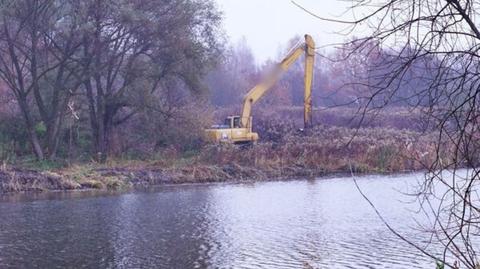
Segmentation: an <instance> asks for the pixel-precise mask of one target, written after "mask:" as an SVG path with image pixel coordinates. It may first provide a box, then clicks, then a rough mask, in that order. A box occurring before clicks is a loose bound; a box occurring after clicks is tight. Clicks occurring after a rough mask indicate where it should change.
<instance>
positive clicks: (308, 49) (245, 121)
mask: <svg viewBox="0 0 480 269" xmlns="http://www.w3.org/2000/svg"><path fill="white" fill-rule="evenodd" d="M302 54H305V78H304V79H305V85H304V87H305V88H304V127H305V128H309V127H311V125H312V83H313V66H314V63H315V42H314V41H313V38H312V37H311V36H309V35H305V43H304V44H302V45H301V46H299V47H297V48H294V50H292V51H291V52H290V53H289V54H288V55H287V56H286V57H285V58H284V59H283V60H282V61H281V62H280V63H279V64H278V65H277V66H275V67H274V69H273V70H272V72H271V73H270V74H269V75H268V76H267V77H266V78H265V79H264V80H263V82H261V83H260V84H258V85H256V86H255V87H254V88H253V89H251V90H250V91H249V92H248V93H247V95H245V97H244V99H243V108H242V114H241V123H242V126H243V127H246V128H248V127H250V126H251V124H252V123H251V122H250V118H251V114H252V106H253V104H255V103H256V102H257V101H258V100H259V99H260V98H262V96H264V95H265V93H267V92H268V90H270V89H271V88H272V87H273V85H275V83H276V82H277V81H278V80H279V79H280V77H281V76H282V75H283V74H284V73H285V72H286V71H287V70H288V68H289V67H290V66H291V65H292V64H293V63H294V62H295V61H296V60H297V59H298V58H300V56H302Z"/></svg>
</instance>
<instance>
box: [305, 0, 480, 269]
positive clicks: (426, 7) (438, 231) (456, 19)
mask: <svg viewBox="0 0 480 269" xmlns="http://www.w3.org/2000/svg"><path fill="white" fill-rule="evenodd" d="M351 2H352V5H351V12H352V13H353V14H355V15H356V16H352V17H354V19H352V20H347V19H345V20H343V19H329V18H321V17H319V19H322V20H329V21H336V22H338V23H342V24H346V25H347V26H350V27H349V29H348V31H349V33H355V32H356V31H357V30H362V31H365V30H367V31H368V32H369V34H368V35H367V36H364V37H361V38H359V39H356V40H355V41H352V42H348V44H346V45H347V46H348V47H349V48H350V51H349V53H348V55H347V56H346V57H347V58H348V57H352V56H354V55H356V54H357V53H359V52H362V53H367V54H368V53H369V52H371V51H375V50H376V48H381V49H382V50H383V51H386V52H388V54H387V55H385V56H384V57H383V58H382V61H379V62H378V63H377V64H376V65H375V66H370V67H369V68H368V70H366V72H364V74H363V77H362V79H361V81H362V84H363V85H365V86H367V87H368V88H369V91H370V94H369V95H368V96H365V97H364V98H360V97H359V98H360V99H362V100H359V103H361V104H363V106H362V108H361V110H360V112H362V114H364V113H365V112H367V111H371V110H375V109H379V108H383V107H385V106H386V105H389V104H391V103H392V102H396V101H398V100H399V99H400V98H401V99H402V100H403V101H408V104H409V105H410V107H416V108H418V109H421V110H422V111H423V112H424V113H425V118H426V119H427V120H428V123H429V126H430V127H433V129H434V130H435V131H436V132H438V140H437V146H436V156H437V158H436V160H435V161H434V162H433V163H425V167H426V168H428V171H429V172H428V173H427V176H426V179H425V181H424V182H423V185H422V187H421V189H420V191H419V192H418V193H417V195H418V198H419V201H421V202H422V203H421V205H422V208H423V210H424V211H425V212H428V213H429V214H431V215H433V216H434V222H433V235H434V237H435V238H436V239H437V240H438V242H439V243H440V244H441V245H442V246H443V254H438V253H430V254H432V255H433V256H434V257H436V259H438V260H439V261H440V262H442V263H444V264H446V265H447V266H450V267H457V266H462V267H465V268H478V267H477V266H479V260H478V256H477V252H478V246H479V244H478V243H479V239H480V238H479V235H480V234H479V231H480V222H479V221H480V197H479V196H478V193H477V191H478V181H479V179H480V178H479V173H480V171H479V170H478V168H477V167H478V164H479V158H480V156H479V146H480V144H479V125H478V124H479V111H480V110H479V105H480V102H479V97H480V73H479V70H480V61H479V60H480V58H479V56H480V55H479V49H480V29H479V27H478V24H477V21H478V19H479V12H478V10H479V7H480V2H479V1H471V0H467V1H460V0H425V1H398V0H377V1H369V0H368V1H367V0H353V1H351ZM306 11H307V12H309V13H310V14H312V15H313V16H316V15H315V14H314V12H311V11H308V10H306ZM358 14H361V15H358ZM317 17H318V16H317ZM372 41H373V42H372ZM372 44H375V46H374V47H372ZM419 63H422V64H420V65H419ZM419 66H422V67H421V68H419ZM412 76H417V77H421V79H422V81H423V82H424V83H419V84H418V85H413V86H414V87H413V90H412V91H411V92H409V93H408V94H406V93H405V87H404V86H405V84H406V83H408V81H409V80H410V79H411V78H412ZM429 130H431V129H429ZM461 168H470V169H469V172H468V173H466V172H465V171H464V170H462V171H460V170H459V169H461ZM446 171H450V172H449V173H446Z"/></svg>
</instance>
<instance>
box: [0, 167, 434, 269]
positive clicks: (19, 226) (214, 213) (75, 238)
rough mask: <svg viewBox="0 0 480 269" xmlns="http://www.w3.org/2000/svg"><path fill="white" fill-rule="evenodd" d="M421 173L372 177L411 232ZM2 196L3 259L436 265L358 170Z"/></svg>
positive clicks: (118, 264) (70, 263)
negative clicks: (313, 176) (348, 174)
mask: <svg viewBox="0 0 480 269" xmlns="http://www.w3.org/2000/svg"><path fill="white" fill-rule="evenodd" d="M419 177H421V175H403V176H396V177H379V176H372V177H363V178H360V179H359V180H358V181H359V184H360V186H361V188H362V190H364V191H365V192H366V194H367V195H368V196H369V197H370V198H371V199H372V201H373V202H374V203H375V204H376V205H377V206H378V208H379V209H380V211H381V212H382V215H384V216H385V218H386V219H387V220H388V221H389V222H390V223H391V224H392V226H394V227H395V228H396V229H397V230H398V231H400V232H401V233H402V234H403V235H405V236H406V237H407V238H409V239H410V240H413V241H414V242H417V243H422V240H423V239H426V238H423V239H422V236H420V235H419V233H418V232H417V231H416V230H415V229H412V227H413V226H414V225H415V221H414V219H416V220H418V221H422V216H421V215H417V214H416V213H415V211H413V210H408V209H414V208H415V205H412V204H408V203H405V202H407V201H408V199H409V198H408V197H406V196H404V195H402V194H400V192H399V190H400V191H408V189H409V188H412V187H413V186H414V185H415V184H416V179H418V178H419ZM35 198H36V199H24V198H22V197H21V196H10V197H7V198H5V197H4V198H3V199H2V200H0V214H1V218H0V268H4V267H12V268H35V267H36V268H56V267H58V268H64V267H71V268H72V267H73V268H79V267H86V268H152V267H156V268H304V267H305V266H306V264H308V265H310V266H312V267H313V268H431V267H434V262H433V261H431V260H430V259H428V258H425V257H423V256H420V255H419V254H418V253H417V252H416V251H415V250H414V249H412V247H410V246H409V245H407V244H406V243H404V242H402V241H400V240H399V239H398V238H396V237H395V236H394V235H393V234H392V233H391V232H389V231H388V230H387V229H386V227H385V226H384V225H383V224H382V222H381V221H380V220H379V219H378V217H377V216H376V215H375V213H374V211H373V210H372V208H371V207H370V206H369V205H368V203H367V202H366V201H365V200H364V199H363V198H362V197H361V195H360V193H359V192H358V190H357V189H356V187H355V184H354V182H353V181H352V179H350V178H339V179H328V180H315V181H291V182H268V183H256V184H244V185H207V186H176V187H161V188H158V189H156V190H154V191H145V192H134V193H127V194H120V195H112V194H102V195H98V194H95V195H91V194H78V193H75V194H64V193H63V194H53V195H52V194H49V197H44V198H41V197H35Z"/></svg>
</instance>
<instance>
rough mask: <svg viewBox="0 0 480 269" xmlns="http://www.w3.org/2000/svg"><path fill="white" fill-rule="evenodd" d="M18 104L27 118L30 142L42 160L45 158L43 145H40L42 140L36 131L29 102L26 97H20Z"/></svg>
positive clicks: (34, 151) (36, 154) (38, 157)
mask: <svg viewBox="0 0 480 269" xmlns="http://www.w3.org/2000/svg"><path fill="white" fill-rule="evenodd" d="M18 104H19V106H20V110H21V111H22V114H23V117H24V119H25V124H26V127H27V133H28V137H29V140H30V144H31V145H32V149H33V153H34V154H35V157H36V158H37V160H39V161H41V160H44V159H45V155H44V154H43V150H42V146H41V145H40V140H39V139H38V136H37V133H36V131H35V124H34V122H33V119H32V117H31V114H30V109H29V106H28V103H27V100H26V98H19V100H18Z"/></svg>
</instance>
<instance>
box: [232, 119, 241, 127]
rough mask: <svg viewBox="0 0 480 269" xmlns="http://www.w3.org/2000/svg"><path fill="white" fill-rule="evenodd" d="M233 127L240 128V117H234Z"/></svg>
mask: <svg viewBox="0 0 480 269" xmlns="http://www.w3.org/2000/svg"><path fill="white" fill-rule="evenodd" d="M233 128H240V117H235V118H233Z"/></svg>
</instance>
